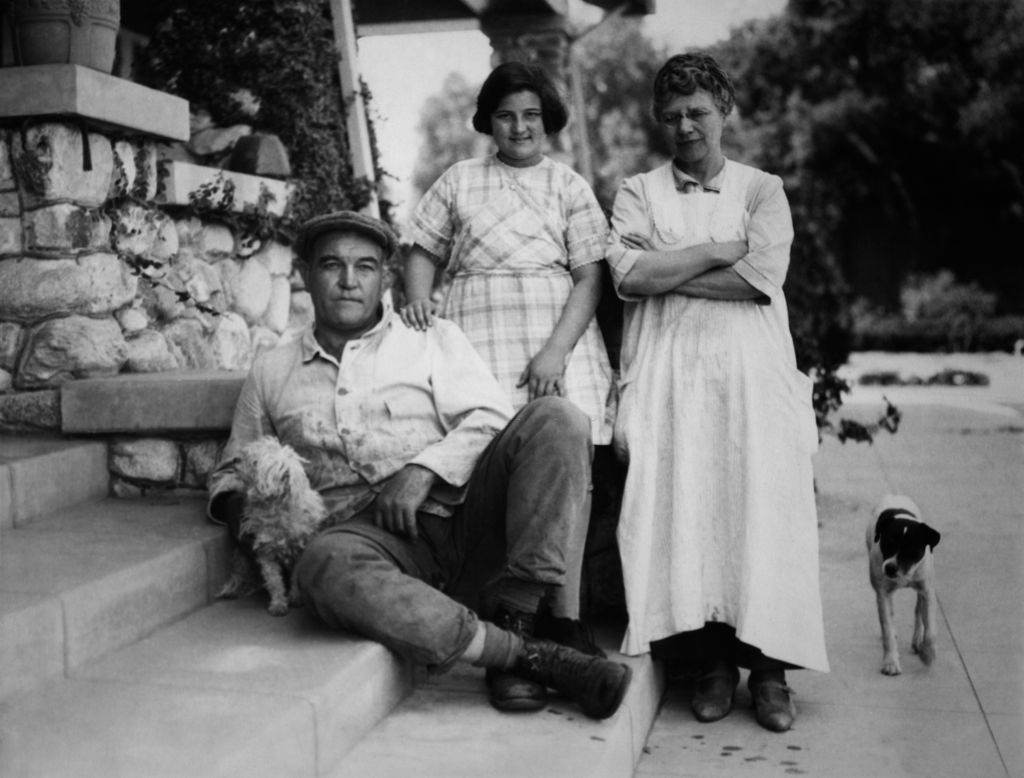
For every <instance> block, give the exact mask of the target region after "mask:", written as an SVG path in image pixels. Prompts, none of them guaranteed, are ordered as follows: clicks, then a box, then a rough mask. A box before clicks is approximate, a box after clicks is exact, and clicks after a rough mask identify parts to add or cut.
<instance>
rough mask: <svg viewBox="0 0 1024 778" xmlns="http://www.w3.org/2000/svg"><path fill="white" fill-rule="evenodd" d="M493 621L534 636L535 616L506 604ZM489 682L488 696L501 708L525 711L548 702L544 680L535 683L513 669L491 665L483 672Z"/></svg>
mask: <svg viewBox="0 0 1024 778" xmlns="http://www.w3.org/2000/svg"><path fill="white" fill-rule="evenodd" d="M490 621H491V622H492V623H494V624H495V625H497V626H499V627H501V628H502V629H504V630H507V631H508V632H514V633H516V634H517V635H519V636H520V637H521V638H523V639H524V640H527V639H529V638H530V637H532V636H533V631H534V616H533V614H531V613H523V612H522V611H515V610H511V609H509V608H505V607H499V608H498V611H497V613H495V614H494V616H493V617H492V618H491V619H490ZM484 680H485V681H486V682H487V694H488V698H489V699H490V701H491V705H493V706H494V707H495V708H497V709H498V710H503V711H508V712H523V711H535V710H540V709H541V708H543V707H544V706H545V705H547V702H548V692H547V689H545V688H544V685H543V684H539V683H536V682H535V681H531V680H529V679H527V678H524V677H522V675H520V674H518V673H516V672H514V671H510V670H499V669H497V668H494V667H491V668H488V670H487V673H486V674H485V675H484Z"/></svg>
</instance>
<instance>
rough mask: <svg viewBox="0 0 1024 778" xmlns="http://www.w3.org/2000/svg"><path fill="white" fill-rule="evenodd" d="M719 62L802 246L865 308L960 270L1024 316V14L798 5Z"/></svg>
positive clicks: (1010, 1) (953, 4)
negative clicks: (1023, 248)
mask: <svg viewBox="0 0 1024 778" xmlns="http://www.w3.org/2000/svg"><path fill="white" fill-rule="evenodd" d="M714 53H715V54H716V56H718V57H719V58H720V59H721V60H722V61H723V62H724V63H725V64H726V66H727V69H728V70H729V71H730V72H731V73H732V74H733V76H734V78H735V81H736V85H737V88H738V91H739V95H738V101H737V105H738V107H739V109H740V112H741V115H742V117H743V119H744V126H745V127H746V128H747V140H746V145H747V148H748V150H749V151H750V153H751V154H752V155H753V157H754V159H755V160H756V161H757V162H758V163H759V164H760V165H762V166H763V167H765V168H766V169H768V170H772V171H773V172H776V173H779V174H780V175H783V177H784V178H785V179H786V183H787V191H788V192H789V195H790V197H791V200H792V201H793V203H794V216H795V217H796V218H797V225H798V229H802V230H803V234H801V236H800V238H801V240H800V241H798V243H800V242H801V241H802V242H803V243H804V246H805V248H809V247H810V246H811V245H814V244H813V242H807V241H806V238H807V234H806V233H807V232H808V231H810V232H813V233H814V234H815V236H817V237H819V238H820V241H817V242H818V243H820V248H821V249H824V250H826V251H828V253H829V254H831V255H832V257H833V258H834V260H835V261H836V262H837V263H838V264H839V266H840V267H841V268H842V269H843V270H844V272H845V274H846V276H847V277H848V278H849V280H850V283H851V285H852V287H853V288H854V289H855V290H856V291H857V292H858V293H860V294H865V295H868V296H869V297H871V298H873V299H874V300H875V301H876V302H886V303H889V304H891V305H895V304H896V303H897V300H898V293H899V289H900V286H901V283H902V281H903V280H904V278H905V277H906V276H907V275H909V274H911V273H915V272H922V271H935V270H937V269H939V268H949V269H951V270H952V271H953V272H955V273H956V275H957V276H958V277H962V278H965V279H967V280H971V281H978V282H980V283H981V284H982V285H983V286H986V287H989V288H1000V289H1002V290H1003V295H1002V300H1001V302H1002V303H1003V304H1004V305H1017V306H1019V305H1020V301H1021V300H1024V266H1022V265H1021V263H1019V262H1012V261H1008V259H1009V257H1008V252H1010V251H1012V250H1013V249H1014V247H1016V246H1019V245H1020V243H1021V240H1022V238H1024V170H1022V161H1021V148H1024V124H1022V122H1024V10H1022V5H1021V4H1020V3H1019V2H1018V0H844V2H838V1H837V0H791V2H790V3H789V5H788V7H787V9H786V11H785V12H784V13H783V14H781V15H780V16H778V17H775V18H772V19H769V20H765V21H757V22H751V23H748V24H746V25H744V26H743V27H741V28H739V29H737V30H735V31H734V32H733V34H732V35H731V37H730V38H729V40H727V41H726V42H724V43H722V44H721V45H719V46H717V47H716V48H715V51H714ZM817 250H819V246H815V251H817ZM801 251H803V250H801ZM804 253H805V252H804Z"/></svg>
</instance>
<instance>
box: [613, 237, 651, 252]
mask: <svg viewBox="0 0 1024 778" xmlns="http://www.w3.org/2000/svg"><path fill="white" fill-rule="evenodd" d="M619 242H620V243H621V244H622V245H623V246H625V247H626V248H627V249H637V250H638V251H654V244H653V243H651V240H650V238H648V237H647V236H646V235H641V234H639V233H637V232H631V233H629V234H628V235H623V236H621V237H620V238H619Z"/></svg>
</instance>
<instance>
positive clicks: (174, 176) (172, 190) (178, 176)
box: [158, 162, 295, 216]
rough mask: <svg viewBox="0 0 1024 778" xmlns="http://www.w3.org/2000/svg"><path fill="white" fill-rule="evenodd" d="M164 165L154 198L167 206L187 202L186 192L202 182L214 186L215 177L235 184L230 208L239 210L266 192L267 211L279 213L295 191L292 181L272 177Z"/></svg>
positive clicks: (193, 189)
mask: <svg viewBox="0 0 1024 778" xmlns="http://www.w3.org/2000/svg"><path fill="white" fill-rule="evenodd" d="M166 168H167V172H166V174H165V176H164V188H163V193H162V195H161V196H160V198H158V199H159V200H160V202H163V203H166V204H167V205H188V204H189V194H190V193H192V192H197V191H199V188H200V187H202V186H204V185H205V186H214V185H216V183H217V182H218V180H223V181H231V182H232V183H233V184H234V185H235V190H234V200H233V202H232V204H231V209H230V210H231V211H233V212H235V213H241V212H242V211H243V210H244V209H245V207H246V206H247V205H249V206H256V205H257V204H258V203H259V202H260V198H261V196H262V195H263V193H264V192H269V194H270V195H271V199H270V202H269V203H267V204H266V209H267V212H268V213H271V214H273V215H274V216H282V215H284V212H285V209H286V208H287V207H288V202H289V200H290V199H291V196H292V194H293V193H294V192H295V186H294V185H293V184H289V183H287V182H285V181H278V180H277V179H275V178H266V177H264V176H251V175H248V174H246V173H235V172H233V171H230V170H221V169H220V168H214V167H204V166H203V165H193V164H191V163H189V162H168V163H167V166H166Z"/></svg>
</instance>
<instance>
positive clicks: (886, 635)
mask: <svg viewBox="0 0 1024 778" xmlns="http://www.w3.org/2000/svg"><path fill="white" fill-rule="evenodd" d="M920 516H921V511H920V509H919V508H918V507H917V506H916V505H915V504H914V501H913V500H911V499H910V498H909V497H905V496H903V495H898V494H887V495H886V496H885V497H883V498H882V499H881V501H880V502H879V504H878V507H877V508H876V509H875V512H874V514H873V515H872V517H871V521H870V522H869V523H868V529H867V538H866V539H867V546H868V573H869V575H870V577H871V586H872V588H874V590H875V598H876V600H877V601H878V621H879V623H880V624H881V626H882V647H883V649H884V651H885V654H884V656H883V657H882V672H883V673H885V674H886V675H899V674H900V673H901V672H902V669H901V668H900V656H899V649H898V648H897V647H896V628H895V626H894V624H893V606H892V595H893V593H894V592H895V591H896V590H897V589H902V588H904V587H910V588H913V589H916V590H917V607H916V608H915V609H914V638H913V640H912V641H911V644H910V645H911V647H912V648H913V650H914V653H916V654H917V655H918V656H919V657H921V661H922V662H924V663H925V664H926V665H930V664H931V663H932V661H933V660H934V659H935V612H936V602H935V569H934V566H933V564H932V549H934V548H935V547H936V546H937V545H938V544H939V538H940V537H941V536H940V535H939V533H938V532H936V531H935V530H934V529H932V528H931V527H929V526H928V525H927V524H925V523H924V522H923V521H921V519H920Z"/></svg>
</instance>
